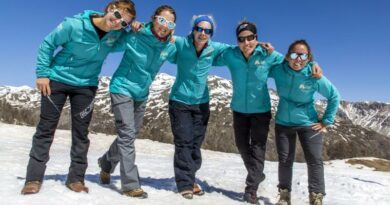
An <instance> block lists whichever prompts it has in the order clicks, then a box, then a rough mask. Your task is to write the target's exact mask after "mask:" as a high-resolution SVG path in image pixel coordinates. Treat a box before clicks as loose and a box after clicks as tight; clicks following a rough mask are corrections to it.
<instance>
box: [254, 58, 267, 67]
mask: <svg viewBox="0 0 390 205" xmlns="http://www.w3.org/2000/svg"><path fill="white" fill-rule="evenodd" d="M254 64H255V66H256V67H260V66H262V65H264V64H265V62H264V61H262V60H259V59H256V60H255V62H254Z"/></svg>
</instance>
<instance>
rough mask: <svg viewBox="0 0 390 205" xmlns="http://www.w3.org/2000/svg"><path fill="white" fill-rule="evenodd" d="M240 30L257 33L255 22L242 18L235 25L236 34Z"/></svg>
mask: <svg viewBox="0 0 390 205" xmlns="http://www.w3.org/2000/svg"><path fill="white" fill-rule="evenodd" d="M242 31H251V32H252V33H253V34H255V35H257V28H256V24H255V23H253V22H250V21H247V20H243V21H241V22H240V23H239V24H238V25H237V27H236V36H238V35H239V34H240V33H241V32H242Z"/></svg>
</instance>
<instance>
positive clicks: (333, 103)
mask: <svg viewBox="0 0 390 205" xmlns="http://www.w3.org/2000/svg"><path fill="white" fill-rule="evenodd" d="M317 82H318V89H317V90H318V92H319V93H320V94H321V95H322V96H324V97H325V98H326V99H327V106H326V109H325V113H324V115H323V116H322V123H323V124H324V125H330V124H333V122H334V118H335V117H336V113H337V110H338V108H339V104H340V94H339V92H338V90H337V89H336V87H335V86H334V85H333V84H332V83H331V82H330V81H329V80H328V79H327V78H326V77H325V76H323V77H322V78H321V79H319V80H318V81H317Z"/></svg>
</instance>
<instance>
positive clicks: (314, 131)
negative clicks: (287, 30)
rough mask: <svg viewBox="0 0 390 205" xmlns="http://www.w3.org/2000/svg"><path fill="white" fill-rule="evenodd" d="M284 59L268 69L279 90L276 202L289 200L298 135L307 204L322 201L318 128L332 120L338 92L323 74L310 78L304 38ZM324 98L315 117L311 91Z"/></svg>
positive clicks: (281, 203) (317, 204)
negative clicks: (305, 171)
mask: <svg viewBox="0 0 390 205" xmlns="http://www.w3.org/2000/svg"><path fill="white" fill-rule="evenodd" d="M285 59H286V60H285V62H283V63H282V64H280V65H277V66H275V67H274V68H272V69H271V72H270V77H272V78H274V79H275V83H276V88H277V91H278V94H279V105H278V111H277V113H276V120H275V121H276V125H275V138H276V148H277V151H278V155H279V185H278V188H279V193H280V198H279V201H278V202H277V203H276V204H277V205H287V204H291V200H290V198H291V197H290V192H291V181H292V167H293V163H294V157H295V144H296V143H295V141H296V137H297V135H298V137H299V141H300V142H301V146H302V149H303V153H304V155H305V159H306V163H307V167H308V181H309V187H308V188H309V193H310V195H309V199H310V204H311V205H322V198H323V197H324V196H325V180H324V167H323V163H322V138H323V137H322V132H324V131H325V130H326V127H327V126H329V125H331V124H332V123H333V122H334V118H335V116H336V113H337V109H338V106H339V103H340V95H339V93H338V91H337V89H336V87H335V86H334V85H332V83H331V82H330V81H329V80H328V79H327V78H325V77H322V78H320V79H316V78H312V77H311V75H312V72H311V64H310V63H309V62H311V61H313V54H312V53H311V49H310V46H309V44H308V43H307V42H306V41H305V40H298V41H295V42H294V43H292V44H291V45H290V47H289V49H288V53H287V54H286V57H285ZM316 92H318V93H320V94H321V95H322V96H324V97H325V98H326V99H327V107H326V110H325V113H324V114H323V116H322V119H319V118H318V114H317V111H316V110H315V105H314V94H315V93H316Z"/></svg>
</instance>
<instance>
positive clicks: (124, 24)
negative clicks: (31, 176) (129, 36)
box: [113, 9, 132, 28]
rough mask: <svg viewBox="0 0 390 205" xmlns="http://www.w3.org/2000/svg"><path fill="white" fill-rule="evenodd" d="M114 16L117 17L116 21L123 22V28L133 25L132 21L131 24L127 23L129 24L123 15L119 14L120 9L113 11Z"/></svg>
mask: <svg viewBox="0 0 390 205" xmlns="http://www.w3.org/2000/svg"><path fill="white" fill-rule="evenodd" d="M113 14H114V16H115V18H116V19H119V20H121V26H122V27H123V28H126V27H128V26H129V25H130V24H131V22H132V20H131V21H130V22H129V23H127V22H126V21H125V20H124V19H123V18H122V15H121V13H120V12H119V10H118V9H115V10H114V11H113Z"/></svg>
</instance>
